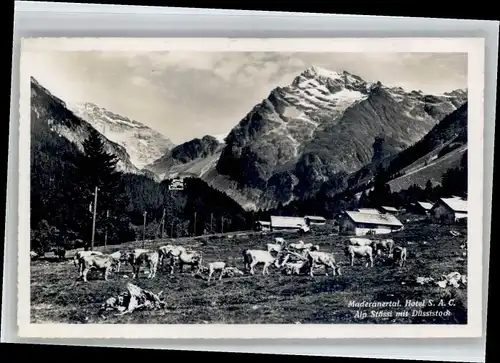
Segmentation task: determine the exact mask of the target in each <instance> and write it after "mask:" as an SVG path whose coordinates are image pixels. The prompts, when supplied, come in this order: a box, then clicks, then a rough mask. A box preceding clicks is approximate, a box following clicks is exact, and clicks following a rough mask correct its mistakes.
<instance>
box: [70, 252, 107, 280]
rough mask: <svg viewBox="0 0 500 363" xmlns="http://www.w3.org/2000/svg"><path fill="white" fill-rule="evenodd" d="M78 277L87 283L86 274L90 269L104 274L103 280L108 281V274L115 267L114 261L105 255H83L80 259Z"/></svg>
mask: <svg viewBox="0 0 500 363" xmlns="http://www.w3.org/2000/svg"><path fill="white" fill-rule="evenodd" d="M79 262H80V266H81V267H80V271H81V272H80V277H81V278H83V281H85V282H87V281H88V280H87V274H88V273H89V271H90V270H91V269H96V270H100V271H103V272H104V280H106V281H107V280H108V275H109V273H110V272H111V271H112V270H113V268H114V267H115V266H116V260H115V259H113V258H112V257H109V256H105V255H84V256H82V257H81V258H80V260H79Z"/></svg>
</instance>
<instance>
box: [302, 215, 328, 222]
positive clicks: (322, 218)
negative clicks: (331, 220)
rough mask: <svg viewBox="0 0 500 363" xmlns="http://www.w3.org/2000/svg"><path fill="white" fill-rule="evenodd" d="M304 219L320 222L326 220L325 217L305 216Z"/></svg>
mask: <svg viewBox="0 0 500 363" xmlns="http://www.w3.org/2000/svg"><path fill="white" fill-rule="evenodd" d="M304 218H309V219H321V220H322V221H326V218H325V217H321V216H305V217H304Z"/></svg>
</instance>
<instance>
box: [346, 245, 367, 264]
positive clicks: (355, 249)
mask: <svg viewBox="0 0 500 363" xmlns="http://www.w3.org/2000/svg"><path fill="white" fill-rule="evenodd" d="M344 252H345V255H346V256H347V258H349V260H350V264H351V266H353V265H354V257H356V256H357V257H365V258H366V259H367V260H368V261H367V262H366V267H368V263H370V267H373V248H372V247H371V246H352V245H351V246H346V247H345V250H344Z"/></svg>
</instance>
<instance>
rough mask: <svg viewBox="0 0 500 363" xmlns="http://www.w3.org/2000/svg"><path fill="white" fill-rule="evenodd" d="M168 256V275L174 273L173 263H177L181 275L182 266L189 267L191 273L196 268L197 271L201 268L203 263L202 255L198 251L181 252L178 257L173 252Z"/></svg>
mask: <svg viewBox="0 0 500 363" xmlns="http://www.w3.org/2000/svg"><path fill="white" fill-rule="evenodd" d="M169 256H170V261H171V262H170V274H171V275H172V274H173V273H174V265H175V261H177V262H178V263H179V272H180V273H182V270H183V268H184V265H190V266H191V272H194V269H195V268H196V267H197V268H198V270H200V268H201V264H202V262H203V256H202V253H201V252H199V251H189V252H188V251H186V250H184V251H181V253H180V254H179V255H177V254H176V252H175V251H170V252H169Z"/></svg>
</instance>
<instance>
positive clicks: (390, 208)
mask: <svg viewBox="0 0 500 363" xmlns="http://www.w3.org/2000/svg"><path fill="white" fill-rule="evenodd" d="M380 208H382V209H383V210H385V211H388V212H397V211H398V209H397V208H394V207H389V206H387V205H383V206H381V207H380Z"/></svg>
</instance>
